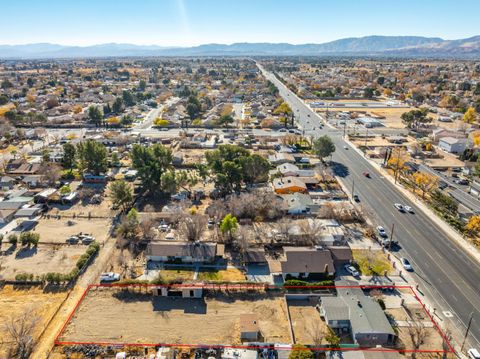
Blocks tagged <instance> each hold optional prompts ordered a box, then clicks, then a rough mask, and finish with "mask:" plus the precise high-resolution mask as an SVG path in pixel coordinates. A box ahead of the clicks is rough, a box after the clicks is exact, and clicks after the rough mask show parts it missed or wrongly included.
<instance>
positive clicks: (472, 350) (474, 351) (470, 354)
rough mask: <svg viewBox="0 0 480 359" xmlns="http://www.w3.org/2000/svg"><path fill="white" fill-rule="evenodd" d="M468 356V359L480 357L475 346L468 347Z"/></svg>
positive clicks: (479, 358) (478, 358)
mask: <svg viewBox="0 0 480 359" xmlns="http://www.w3.org/2000/svg"><path fill="white" fill-rule="evenodd" d="M468 357H469V358H470V359H480V352H479V351H478V350H477V349H475V348H470V349H468Z"/></svg>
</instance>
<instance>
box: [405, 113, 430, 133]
mask: <svg viewBox="0 0 480 359" xmlns="http://www.w3.org/2000/svg"><path fill="white" fill-rule="evenodd" d="M427 114H428V110H427V109H420V110H411V111H408V112H405V113H402V116H400V117H401V119H402V121H403V123H405V124H406V125H407V127H408V128H412V129H418V127H419V126H420V124H425V123H429V122H432V121H433V119H432V118H431V117H427Z"/></svg>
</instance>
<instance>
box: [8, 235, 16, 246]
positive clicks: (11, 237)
mask: <svg viewBox="0 0 480 359" xmlns="http://www.w3.org/2000/svg"><path fill="white" fill-rule="evenodd" d="M7 239H8V243H10V244H11V245H12V246H16V245H17V243H18V237H17V235H16V234H10V235H9V236H8V238H7Z"/></svg>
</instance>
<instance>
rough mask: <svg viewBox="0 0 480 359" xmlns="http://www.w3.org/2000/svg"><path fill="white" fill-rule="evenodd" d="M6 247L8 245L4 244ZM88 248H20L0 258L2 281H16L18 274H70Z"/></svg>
mask: <svg viewBox="0 0 480 359" xmlns="http://www.w3.org/2000/svg"><path fill="white" fill-rule="evenodd" d="M4 246H5V247H6V246H7V245H5V244H4ZM86 250H87V246H82V245H76V246H52V245H41V244H40V245H39V246H38V247H37V248H33V247H32V248H22V247H19V248H17V250H15V251H13V252H9V251H8V250H7V251H6V253H9V254H7V255H3V256H1V257H0V279H8V280H13V279H15V275H16V274H18V273H28V274H30V273H32V274H33V275H35V276H37V275H42V274H46V273H48V272H58V273H69V272H70V271H71V270H72V269H73V267H75V264H76V262H77V260H78V258H80V256H81V255H82V254H83V253H85V251H86Z"/></svg>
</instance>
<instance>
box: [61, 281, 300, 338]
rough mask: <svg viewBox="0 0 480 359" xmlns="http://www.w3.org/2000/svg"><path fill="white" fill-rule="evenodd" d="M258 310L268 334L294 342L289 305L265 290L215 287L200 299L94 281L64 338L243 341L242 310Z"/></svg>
mask: <svg viewBox="0 0 480 359" xmlns="http://www.w3.org/2000/svg"><path fill="white" fill-rule="evenodd" d="M242 314H255V315H256V316H257V318H258V325H259V328H260V332H261V335H262V337H263V340H265V341H270V342H278V343H290V342H291V338H290V332H289V328H288V327H289V324H288V318H287V314H286V305H285V301H284V299H283V296H281V295H275V294H266V293H265V292H263V293H261V292H255V293H252V294H249V293H233V294H225V293H216V294H215V295H214V296H210V295H207V296H205V297H204V298H201V299H194V298H173V297H158V296H153V295H152V294H151V291H150V290H148V289H146V290H144V292H143V293H140V292H138V291H135V290H129V289H125V288H119V287H92V288H91V289H90V290H89V291H88V292H87V294H86V295H85V297H84V299H83V300H82V302H81V303H80V305H79V307H78V308H77V311H76V313H75V315H74V316H73V317H72V318H71V320H70V321H69V322H68V323H67V325H66V327H65V330H64V332H63V333H62V335H61V336H60V337H59V338H58V340H57V341H59V342H109V343H167V344H177V343H190V344H192V345H198V344H209V345H223V344H239V343H241V341H240V316H241V315H242Z"/></svg>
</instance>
